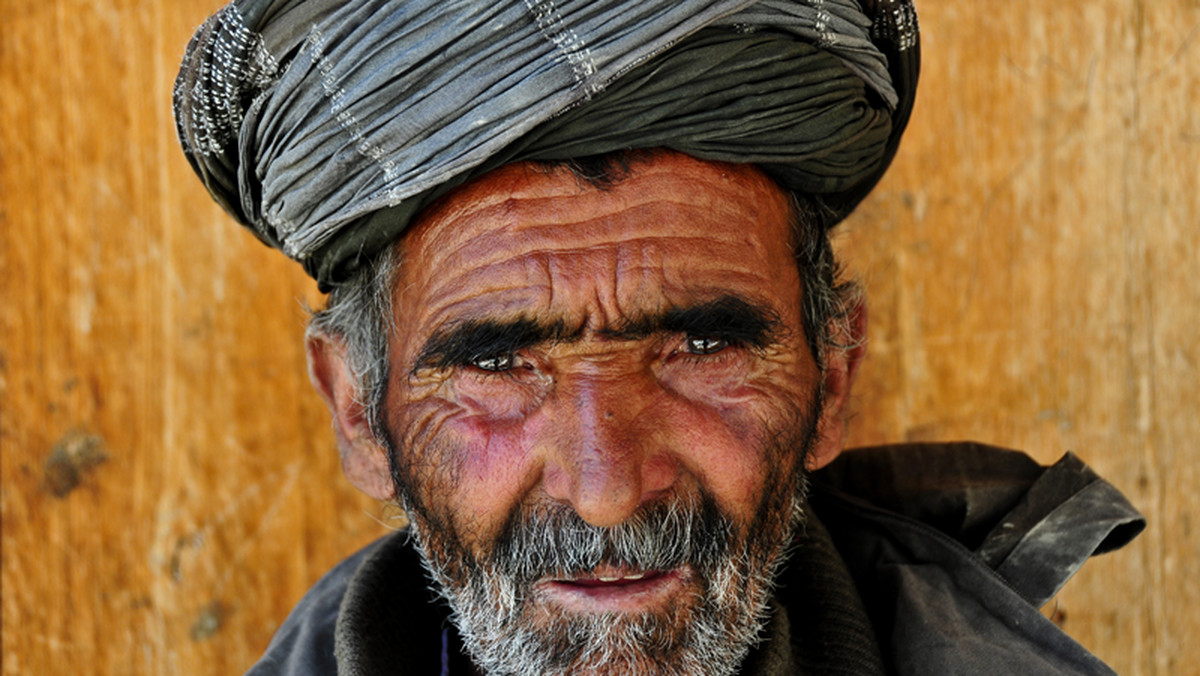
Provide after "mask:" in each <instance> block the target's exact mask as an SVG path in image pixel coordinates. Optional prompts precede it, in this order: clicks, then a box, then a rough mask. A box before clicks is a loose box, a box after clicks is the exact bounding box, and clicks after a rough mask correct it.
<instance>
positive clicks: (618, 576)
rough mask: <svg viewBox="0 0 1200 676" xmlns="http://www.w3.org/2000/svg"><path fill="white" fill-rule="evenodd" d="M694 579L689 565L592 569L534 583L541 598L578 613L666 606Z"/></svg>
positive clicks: (642, 610) (627, 610) (630, 610)
mask: <svg viewBox="0 0 1200 676" xmlns="http://www.w3.org/2000/svg"><path fill="white" fill-rule="evenodd" d="M690 579H691V574H690V572H689V571H688V570H687V569H686V568H680V569H671V570H629V569H623V570H614V569H608V570H601V569H597V570H593V571H590V572H588V573H586V574H581V575H572V576H570V577H565V578H550V579H545V580H542V581H540V582H538V583H536V584H535V585H534V589H535V593H536V594H537V596H538V597H539V600H541V601H544V602H550V603H553V604H555V605H558V606H560V607H562V608H563V609H564V610H567V611H569V612H576V613H603V612H624V613H629V612H645V611H649V610H654V609H656V608H662V607H665V606H666V604H667V603H669V601H670V599H671V598H672V597H673V596H675V595H676V594H678V593H679V592H681V591H682V590H683V587H684V586H685V585H686V584H687V582H688V581H689V580H690Z"/></svg>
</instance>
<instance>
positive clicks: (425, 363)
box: [413, 317, 582, 372]
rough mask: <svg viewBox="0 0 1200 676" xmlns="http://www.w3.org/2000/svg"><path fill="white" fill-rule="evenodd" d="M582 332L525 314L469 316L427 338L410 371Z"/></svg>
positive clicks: (468, 360) (564, 338)
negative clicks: (498, 316) (513, 317)
mask: <svg viewBox="0 0 1200 676" xmlns="http://www.w3.org/2000/svg"><path fill="white" fill-rule="evenodd" d="M581 333H582V329H577V330H575V331H570V330H568V329H567V326H566V324H565V323H563V322H549V323H547V322H541V321H537V320H534V319H529V318H525V317H521V318H517V319H508V320H504V319H471V320H467V321H464V322H460V323H457V324H454V325H452V326H450V327H449V328H448V329H445V330H442V331H438V332H437V333H435V334H434V335H433V336H432V337H431V338H430V339H429V340H428V341H426V342H425V345H424V346H422V347H421V351H420V353H419V354H418V356H417V361H416V364H415V366H414V367H413V372H416V371H418V370H420V369H423V368H449V367H451V366H459V365H461V364H469V363H471V362H473V361H475V360H476V359H480V358H481V357H487V356H490V355H497V354H504V353H506V352H517V351H519V350H522V349H524V348H527V347H532V346H533V345H538V344H540V343H550V342H562V341H569V340H574V339H577V337H578V334H581ZM572 334H575V335H572Z"/></svg>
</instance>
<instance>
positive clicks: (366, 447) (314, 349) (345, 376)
mask: <svg viewBox="0 0 1200 676" xmlns="http://www.w3.org/2000/svg"><path fill="white" fill-rule="evenodd" d="M305 347H306V348H307V351H308V379H309V380H311V381H312V384H313V387H315V388H316V390H317V393H319V394H320V395H321V398H322V399H324V400H325V405H326V406H328V407H329V412H330V413H331V414H332V415H333V431H334V433H335V434H336V435H337V444H338V452H339V453H340V454H341V456H342V471H343V472H345V473H346V476H347V477H348V478H349V479H350V483H352V484H354V485H355V486H356V487H358V489H359V490H360V491H362V492H364V493H366V494H367V495H369V496H371V497H373V498H375V499H376V500H391V499H392V498H393V497H394V495H395V486H394V485H393V484H392V476H391V471H390V469H389V468H388V460H387V452H386V451H385V450H384V448H383V447H382V446H380V445H379V443H378V442H377V441H376V440H375V435H374V434H372V433H371V426H370V424H369V423H368V421H367V411H366V407H364V406H363V403H362V402H361V401H360V400H359V398H358V393H357V391H356V387H355V381H354V378H353V376H351V374H350V368H349V366H348V365H347V362H346V343H345V342H344V341H342V340H340V339H338V338H334V337H331V336H329V335H328V334H325V333H323V332H321V331H313V330H310V331H309V332H308V335H307V336H306V337H305Z"/></svg>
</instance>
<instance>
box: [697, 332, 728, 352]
mask: <svg viewBox="0 0 1200 676" xmlns="http://www.w3.org/2000/svg"><path fill="white" fill-rule="evenodd" d="M727 347H729V341H728V340H725V339H724V338H713V337H712V336H688V338H687V351H688V352H689V353H690V354H715V353H717V352H720V351H721V350H724V349H725V348H727Z"/></svg>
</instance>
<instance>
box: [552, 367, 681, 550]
mask: <svg viewBox="0 0 1200 676" xmlns="http://www.w3.org/2000/svg"><path fill="white" fill-rule="evenodd" d="M662 402H663V392H662V390H661V388H660V387H659V386H658V384H657V383H656V382H655V381H654V379H653V377H652V376H650V375H649V374H641V375H628V374H626V375H624V376H621V377H607V378H605V377H599V376H595V375H575V376H571V377H567V378H563V379H560V381H559V382H558V383H557V387H556V388H555V393H554V395H552V397H551V400H550V401H548V402H547V403H546V405H547V406H549V407H550V408H552V409H553V410H552V412H551V411H548V413H551V415H550V416H549V417H550V419H551V421H552V424H553V425H554V426H555V428H556V430H555V432H554V433H553V434H552V435H551V441H550V446H551V448H549V449H548V457H547V459H546V460H547V462H546V467H545V470H544V471H545V475H544V482H545V489H546V492H547V493H548V494H549V495H550V497H551V498H554V499H557V500H562V501H564V502H567V503H570V505H571V506H572V507H573V508H574V509H575V511H576V513H578V514H579V516H580V517H582V518H583V520H584V521H587V522H588V523H590V524H592V525H594V526H600V527H609V526H615V525H617V524H619V523H621V522H623V521H625V520H626V519H628V518H629V517H631V516H632V515H633V514H634V513H635V512H636V511H637V509H638V507H639V506H641V505H642V504H643V503H645V502H649V501H652V500H653V499H655V498H656V497H658V496H660V495H662V494H663V493H665V492H667V491H668V490H669V489H670V488H671V486H672V485H673V484H674V483H675V480H676V478H677V476H678V474H679V464H678V461H677V458H676V456H675V455H674V454H673V453H672V452H671V449H670V441H669V440H670V437H671V435H670V423H671V421H670V420H669V419H663V417H664V414H665V413H666V412H665V411H664V410H663V408H664V407H663V406H661V404H662Z"/></svg>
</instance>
